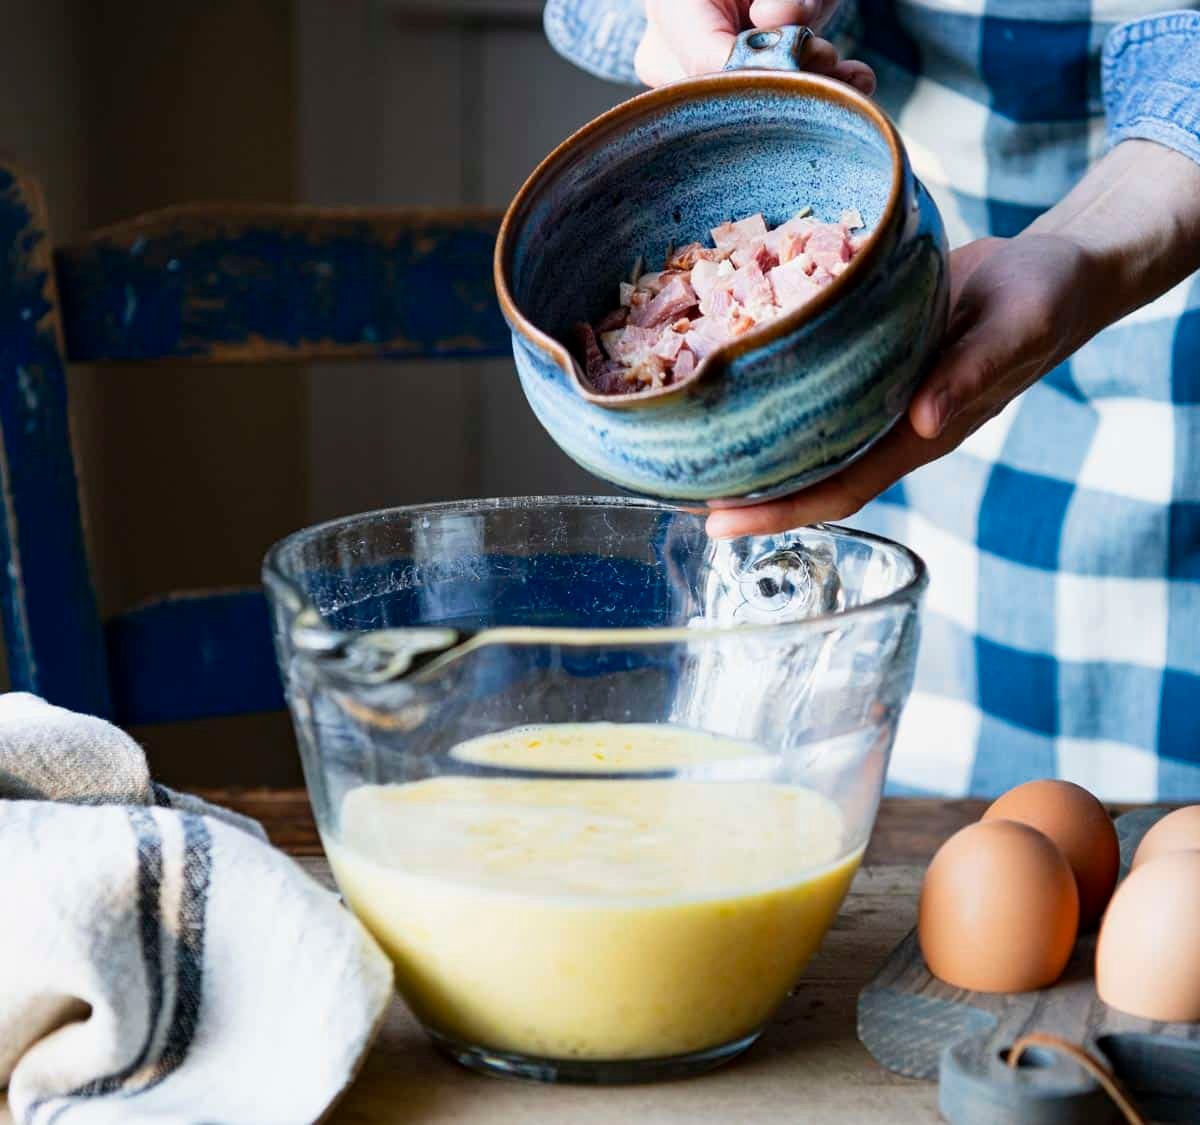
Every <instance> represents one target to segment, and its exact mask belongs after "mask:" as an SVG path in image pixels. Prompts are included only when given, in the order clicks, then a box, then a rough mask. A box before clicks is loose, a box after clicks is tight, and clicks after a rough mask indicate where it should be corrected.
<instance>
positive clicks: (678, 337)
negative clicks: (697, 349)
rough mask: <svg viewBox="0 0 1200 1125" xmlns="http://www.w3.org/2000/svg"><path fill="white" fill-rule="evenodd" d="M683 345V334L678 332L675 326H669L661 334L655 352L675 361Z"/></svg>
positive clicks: (663, 357)
mask: <svg viewBox="0 0 1200 1125" xmlns="http://www.w3.org/2000/svg"><path fill="white" fill-rule="evenodd" d="M682 347H683V335H682V334H681V333H679V332H676V331H675V330H674V328H668V329H666V331H664V332H663V334H662V335H661V336H659V338H658V343H657V344H655V345H654V354H655V355H656V356H659V357H660V358H662V359H665V360H668V361H673V360H674V359H675V357H676V356H677V355H678V354H679V349H680V348H682Z"/></svg>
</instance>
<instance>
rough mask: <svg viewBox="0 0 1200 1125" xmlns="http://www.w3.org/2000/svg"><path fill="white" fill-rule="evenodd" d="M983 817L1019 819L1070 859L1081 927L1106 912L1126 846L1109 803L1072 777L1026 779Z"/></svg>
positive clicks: (999, 800) (987, 818)
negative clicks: (1121, 843) (1122, 846)
mask: <svg viewBox="0 0 1200 1125" xmlns="http://www.w3.org/2000/svg"><path fill="white" fill-rule="evenodd" d="M983 819H984V820H995V819H1001V820H1017V821H1020V822H1021V823H1022V824H1028V825H1029V826H1030V827H1031V828H1036V829H1037V830H1038V831H1039V832H1044V833H1045V834H1046V835H1047V836H1049V837H1050V839H1051V840H1053V841H1054V842H1055V843H1056V844H1057V845H1058V849H1059V851H1061V852H1062V854H1063V855H1064V856H1066V858H1067V862H1068V863H1069V864H1070V865H1071V870H1072V871H1073V872H1074V873H1075V883H1076V885H1077V886H1078V887H1079V928H1080V929H1086V928H1087V927H1088V926H1091V925H1092V923H1094V922H1096V921H1097V920H1098V919H1099V917H1100V915H1101V914H1103V913H1104V908H1105V907H1106V906H1107V905H1108V900H1109V899H1110V898H1112V893H1113V888H1114V887H1115V886H1116V885H1117V872H1118V870H1119V869H1120V866H1121V849H1120V846H1119V845H1118V843H1117V830H1116V829H1115V828H1114V827H1113V822H1112V817H1110V816H1109V815H1108V812H1107V811H1106V810H1105V808H1104V806H1103V805H1102V804H1101V803H1100V802H1099V801H1097V800H1096V798H1095V797H1093V796H1092V795H1091V794H1090V793H1089V792H1088V791H1087V790H1086V789H1083V788H1081V787H1080V786H1078V785H1074V784H1072V783H1071V782H1069V781H1053V780H1046V781H1027V782H1026V783H1025V784H1024V785H1018V786H1017V787H1016V788H1015V789H1010V790H1009V791H1008V792H1007V793H1005V794H1004V796H1002V797H999V798H997V799H996V801H995V802H994V803H993V804H992V806H991V807H990V808H989V809H988V810H987V812H985V813H984V814H983Z"/></svg>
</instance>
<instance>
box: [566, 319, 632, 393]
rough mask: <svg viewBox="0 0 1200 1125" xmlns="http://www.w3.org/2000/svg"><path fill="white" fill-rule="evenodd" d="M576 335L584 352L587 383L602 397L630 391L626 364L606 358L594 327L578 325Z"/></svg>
mask: <svg viewBox="0 0 1200 1125" xmlns="http://www.w3.org/2000/svg"><path fill="white" fill-rule="evenodd" d="M575 333H576V336H577V338H578V340H579V347H580V350H581V351H582V352H583V360H584V362H583V367H584V373H585V374H586V375H587V381H588V382H589V383H590V384H591V385H592V386H593V387H594V388H595V389H596V390H597V391H598V392H599V393H600V394H602V395H611V394H622V393H624V392H625V391H626V390H628V388H627V387H626V386H625V372H626V370H627V369H626V367H625V366H624V364H621V363H617V362H615V361H613V360H606V359H605V358H604V353H603V352H601V350H600V345H599V343H598V342H597V340H596V333H595V332H594V331H593V330H592V326H591V325H590V324H577V325H576V326H575Z"/></svg>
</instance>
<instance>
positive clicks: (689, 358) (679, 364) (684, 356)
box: [675, 348, 696, 383]
mask: <svg viewBox="0 0 1200 1125" xmlns="http://www.w3.org/2000/svg"><path fill="white" fill-rule="evenodd" d="M695 370H696V357H695V356H694V355H693V354H692V353H691V352H690V351H689V350H688V349H687V348H684V349H683V350H682V351H680V353H679V354H678V355H677V356H676V357H675V382H677V383H678V382H680V381H681V380H683V379H686V378H687V377H688V376H689V375H691V374H692V372H693V371H695Z"/></svg>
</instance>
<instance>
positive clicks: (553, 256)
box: [495, 28, 947, 503]
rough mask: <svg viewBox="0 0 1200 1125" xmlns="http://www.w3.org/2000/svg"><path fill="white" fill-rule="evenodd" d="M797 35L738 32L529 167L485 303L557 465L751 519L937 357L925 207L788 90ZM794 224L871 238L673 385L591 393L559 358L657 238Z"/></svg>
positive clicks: (840, 106)
mask: <svg viewBox="0 0 1200 1125" xmlns="http://www.w3.org/2000/svg"><path fill="white" fill-rule="evenodd" d="M807 37H808V32H807V31H806V29H803V28H784V29H781V30H780V31H776V32H770V33H764V32H756V33H748V34H746V35H743V36H742V38H741V40H740V41H739V44H738V46H737V47H735V49H734V52H733V55H732V56H731V59H730V62H729V64H728V67H729V68H733V69H726V71H725V72H723V73H720V74H712V75H706V76H704V77H701V78H692V79H687V80H685V81H682V82H677V83H674V84H673V85H670V86H666V87H663V88H661V89H658V90H653V91H650V92H649V93H645V94H641V95H639V96H637V97H635V98H633V99H631V100H630V101H627V102H625V103H623V104H622V105H619V106H617V107H616V108H615V109H613V110H610V111H609V112H608V113H605V114H603V115H602V116H601V117H598V118H597V119H596V120H594V121H592V122H591V123H590V124H589V125H586V126H585V127H584V128H583V129H581V130H580V131H579V132H577V133H576V134H575V135H574V136H572V137H571V138H569V139H568V140H567V141H565V142H564V143H563V144H562V145H560V146H559V147H558V149H556V150H555V151H554V152H553V153H552V154H551V155H550V156H549V157H548V158H547V159H546V160H545V161H543V163H542V164H541V165H540V166H539V167H538V168H537V170H536V171H535V172H534V173H533V175H532V176H530V178H529V180H528V181H527V182H526V183H525V185H524V186H523V187H522V188H521V190H520V191H519V192H518V194H517V196H516V198H515V199H514V200H513V203H512V205H511V207H510V208H509V210H508V213H507V215H506V216H505V219H504V222H503V224H502V226H501V229H500V236H499V239H498V242H497V245H496V266H495V274H496V290H497V292H498V294H499V297H500V304H501V308H502V310H503V312H504V315H505V318H506V319H507V321H508V323H509V326H510V327H511V328H512V339H513V354H514V356H515V358H516V365H517V371H518V374H519V376H520V379H521V384H522V386H523V388H524V390H525V394H526V396H527V398H528V399H529V402H530V405H531V406H532V407H533V410H534V412H535V413H536V415H537V417H538V419H539V420H540V421H541V423H542V425H543V426H544V427H545V428H546V430H547V431H548V432H549V433H550V435H551V437H553V438H554V440H555V441H556V442H557V443H558V444H559V445H560V446H561V447H562V448H563V450H564V451H565V452H566V453H567V454H568V455H570V456H571V457H572V458H574V459H575V460H576V461H577V462H578V463H579V464H581V465H582V466H583V467H584V468H586V469H588V470H589V471H590V472H592V473H594V474H595V475H597V476H599V477H602V478H603V479H605V480H607V481H609V482H611V483H613V484H616V485H618V486H620V487H622V488H624V489H627V490H629V491H631V492H634V493H637V494H640V495H644V496H651V497H656V498H659V499H663V500H670V501H676V502H690V503H695V502H707V501H714V500H724V501H730V500H740V501H742V502H752V501H755V500H761V499H767V498H769V497H771V496H777V495H782V494H785V493H788V492H791V491H794V490H796V489H799V488H802V487H805V486H807V485H809V484H812V483H815V482H816V481H818V480H820V479H822V478H824V477H826V476H829V475H830V474H832V473H834V472H836V471H837V470H838V469H840V468H842V467H843V466H845V465H846V464H848V463H849V462H850V461H851V460H853V459H854V458H855V457H857V456H859V455H860V454H861V453H863V452H864V450H866V449H867V448H868V447H869V446H870V445H871V443H872V442H874V441H876V440H878V438H879V437H880V436H882V435H883V434H884V433H885V432H886V431H887V430H888V429H889V428H890V427H891V426H892V425H893V424H894V423H895V422H896V420H897V419H898V418H899V417H900V416H901V415H902V414H903V412H904V410H905V408H906V407H907V405H908V402H909V399H910V397H911V395H912V392H913V390H914V388H915V386H916V384H917V382H918V381H919V379H920V377H921V375H922V374H923V373H924V371H925V369H926V367H927V364H928V361H929V359H930V358H931V356H932V355H933V353H934V351H935V350H936V348H937V347H938V344H939V343H940V341H941V338H942V334H943V331H944V327H945V321H946V306H947V268H946V262H947V257H946V243H945V236H944V233H943V230H942V223H941V219H940V216H939V215H938V213H937V209H936V207H935V206H934V203H933V201H932V199H931V198H930V197H929V195H928V193H927V192H926V191H925V189H924V188H923V187H922V186H921V184H920V183H919V182H918V181H917V180H916V179H915V178H914V176H913V173H912V169H911V168H910V166H909V162H908V157H907V155H906V154H905V151H904V147H903V145H902V143H901V141H900V137H899V135H898V134H897V132H896V129H895V127H894V126H893V125H892V123H891V122H890V121H889V120H888V119H887V118H886V117H885V115H884V114H883V113H882V112H881V111H880V110H879V109H878V108H876V107H875V105H873V104H872V102H871V101H870V100H868V99H867V98H865V97H863V96H862V95H860V94H858V93H857V92H856V91H854V90H852V89H851V88H850V87H848V86H846V85H843V84H842V83H839V82H835V81H833V80H831V79H826V78H821V77H817V76H815V75H810V74H803V73H799V72H798V67H799V64H798V62H797V61H796V60H797V59H798V58H799V57H800V54H801V52H802V48H803V43H804V41H805V40H806V38H807ZM745 67H752V68H754V69H743V68H745ZM767 68H789V69H790V72H789V70H787V69H767ZM805 205H810V206H811V207H812V208H813V210H814V212H815V215H816V217H817V218H819V219H822V220H824V221H830V222H832V221H836V220H837V218H838V217H839V215H840V214H841V212H842V210H843V209H844V208H857V209H858V210H859V212H860V213H861V214H862V216H863V219H864V220H865V223H866V226H867V228H868V229H869V230H871V231H873V232H874V233H873V237H872V238H871V239H870V241H869V242H868V243H867V245H866V246H865V247H864V248H863V250H862V251H861V252H860V253H859V254H858V255H857V256H856V257H855V259H854V260H853V261H852V262H851V263H850V265H849V267H848V268H847V269H846V271H845V273H844V274H842V275H841V276H840V277H839V278H838V279H837V281H836V282H835V283H834V284H832V285H830V286H828V287H827V288H826V289H825V290H823V291H822V294H821V296H820V297H818V298H816V299H814V300H812V301H810V302H809V303H808V304H807V305H806V306H804V307H803V308H802V309H799V310H797V311H795V312H792V313H790V314H788V315H786V316H783V317H781V318H780V319H778V320H776V321H773V322H771V323H769V324H767V325H766V326H764V327H760V328H756V329H753V330H751V331H750V332H748V333H746V334H745V335H744V336H742V337H739V338H738V339H737V340H736V341H734V342H732V343H729V344H726V345H725V346H724V347H722V348H721V349H719V350H718V351H717V352H715V353H714V354H713V355H712V356H710V357H709V358H708V359H706V360H705V361H704V362H702V363H701V364H700V365H699V366H698V367H697V369H696V372H695V374H694V376H693V377H691V378H689V379H686V380H684V381H681V382H680V383H679V384H676V385H669V386H667V387H665V388H662V389H659V390H656V391H647V392H643V393H641V394H637V395H598V394H595V393H593V392H592V390H591V388H590V385H589V384H588V383H587V381H586V378H585V376H584V374H583V372H582V370H581V369H580V366H579V364H578V362H577V361H576V359H575V358H574V356H573V355H572V354H571V352H570V351H569V350H568V349H567V347H565V346H564V344H563V341H566V340H569V339H570V338H571V328H572V325H573V324H574V323H575V322H577V321H589V322H592V323H594V322H595V321H596V320H597V319H598V318H599V317H600V316H601V315H602V314H603V313H605V312H606V311H607V310H608V309H609V308H611V307H612V306H613V304H614V299H615V294H616V292H617V285H618V282H619V281H621V280H623V279H626V278H627V275H628V272H629V270H630V267H631V265H632V263H633V261H634V259H635V258H636V257H637V256H638V255H643V256H644V258H645V261H646V263H647V268H648V269H658V268H659V267H660V265H661V259H662V255H663V251H664V249H665V246H666V243H667V241H668V240H669V239H670V240H673V241H674V243H675V245H677V246H678V245H683V244H685V243H687V242H690V241H693V240H700V241H703V240H705V239H706V238H707V235H708V231H709V230H710V229H711V228H713V227H715V226H717V225H718V224H720V223H722V222H725V221H726V220H728V219H730V218H735V219H736V218H742V217H743V216H746V215H750V214H753V213H754V212H758V211H761V212H762V213H763V214H764V216H765V217H766V219H767V221H768V223H769V224H770V225H772V226H774V225H777V224H779V223H781V222H783V221H784V220H786V219H788V218H790V217H791V216H792V215H793V214H795V213H796V211H797V210H799V208H800V207H802V206H805Z"/></svg>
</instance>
